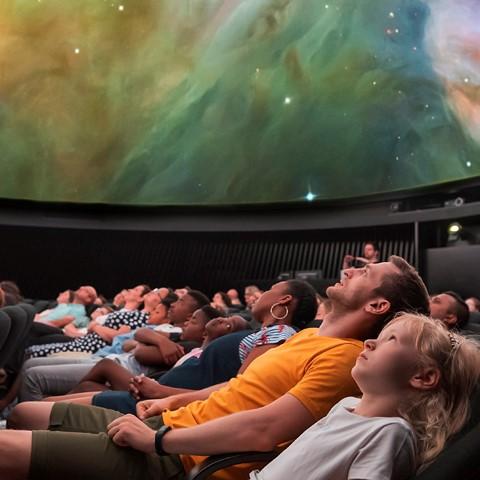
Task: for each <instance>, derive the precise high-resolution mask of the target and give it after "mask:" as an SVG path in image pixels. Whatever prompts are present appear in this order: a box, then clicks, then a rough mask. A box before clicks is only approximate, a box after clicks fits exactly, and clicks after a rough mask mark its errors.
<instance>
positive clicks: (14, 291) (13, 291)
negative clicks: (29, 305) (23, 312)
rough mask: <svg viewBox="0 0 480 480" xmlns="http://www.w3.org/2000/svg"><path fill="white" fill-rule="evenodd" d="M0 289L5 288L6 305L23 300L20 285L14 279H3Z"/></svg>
mask: <svg viewBox="0 0 480 480" xmlns="http://www.w3.org/2000/svg"><path fill="white" fill-rule="evenodd" d="M0 289H1V290H3V293H4V297H5V305H17V304H18V303H21V302H22V301H23V295H22V292H21V291H20V287H19V286H18V285H17V284H16V283H15V282H13V281H12V280H3V281H1V282H0Z"/></svg>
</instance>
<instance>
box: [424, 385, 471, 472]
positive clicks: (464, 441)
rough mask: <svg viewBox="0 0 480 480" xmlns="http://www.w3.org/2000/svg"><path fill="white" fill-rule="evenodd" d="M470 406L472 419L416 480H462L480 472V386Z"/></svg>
mask: <svg viewBox="0 0 480 480" xmlns="http://www.w3.org/2000/svg"><path fill="white" fill-rule="evenodd" d="M470 404H471V412H470V418H469V420H468V421H467V423H466V424H465V426H464V427H463V428H462V430H461V431H460V432H459V433H457V434H456V435H455V436H453V437H452V439H451V440H450V441H449V442H448V444H447V446H446V447H445V450H444V451H443V452H442V453H441V454H440V455H439V456H438V457H437V458H436V459H435V461H434V462H433V463H432V464H431V465H430V466H429V467H427V468H426V469H425V470H424V471H423V472H422V473H420V474H419V475H417V476H416V477H415V480H451V479H452V478H455V479H457V480H462V479H464V478H471V475H472V474H473V475H475V473H476V472H479V471H480V455H479V452H480V385H478V386H477V389H476V391H475V392H474V393H473V395H472V398H471V403H470ZM475 478H479V477H477V476H475Z"/></svg>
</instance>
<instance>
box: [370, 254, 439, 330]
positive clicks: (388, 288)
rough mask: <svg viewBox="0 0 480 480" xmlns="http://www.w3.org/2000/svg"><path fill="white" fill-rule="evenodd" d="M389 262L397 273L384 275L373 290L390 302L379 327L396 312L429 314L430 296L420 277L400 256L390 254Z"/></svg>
mask: <svg viewBox="0 0 480 480" xmlns="http://www.w3.org/2000/svg"><path fill="white" fill-rule="evenodd" d="M388 261H389V262H391V263H393V265H395V267H397V269H398V270H400V272H399V273H393V274H389V275H385V276H384V277H383V280H382V284H381V285H380V286H379V287H378V288H376V289H375V290H374V294H375V295H380V296H382V297H384V298H385V299H386V300H388V301H389V302H390V310H389V311H388V312H387V314H386V316H385V318H384V319H383V322H381V323H382V324H381V325H379V327H380V329H381V328H383V326H384V325H385V324H386V323H387V322H388V321H389V320H390V319H391V318H392V317H393V316H394V315H396V314H397V313H400V312H406V313H407V312H408V313H420V314H423V315H429V314H430V297H429V295H428V291H427V287H426V286H425V283H423V280H422V277H420V275H419V274H418V272H417V271H416V270H415V268H414V267H412V266H411V265H410V264H409V263H408V262H407V261H406V260H404V259H403V258H402V257H397V256H396V255H392V256H391V257H390V258H389V259H388Z"/></svg>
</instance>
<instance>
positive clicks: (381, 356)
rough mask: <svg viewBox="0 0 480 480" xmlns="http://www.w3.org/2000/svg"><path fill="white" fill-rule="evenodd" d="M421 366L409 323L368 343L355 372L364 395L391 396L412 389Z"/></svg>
mask: <svg viewBox="0 0 480 480" xmlns="http://www.w3.org/2000/svg"><path fill="white" fill-rule="evenodd" d="M418 365H419V356H418V353H417V350H416V348H415V345H414V339H413V335H412V333H411V332H410V331H409V330H408V328H407V326H406V324H405V322H402V321H398V322H395V323H394V324H392V325H390V326H388V327H386V328H384V329H383V330H382V332H381V333H380V335H379V337H378V340H367V341H366V342H365V348H364V350H363V352H362V353H361V354H360V356H359V357H358V359H357V362H356V364H355V366H354V367H353V369H352V376H353V378H354V379H355V381H356V382H357V384H358V386H359V387H360V390H362V392H363V393H370V394H377V395H389V394H396V393H400V392H401V391H404V390H407V389H409V387H410V380H411V378H412V377H413V375H414V374H415V372H416V370H417V368H418Z"/></svg>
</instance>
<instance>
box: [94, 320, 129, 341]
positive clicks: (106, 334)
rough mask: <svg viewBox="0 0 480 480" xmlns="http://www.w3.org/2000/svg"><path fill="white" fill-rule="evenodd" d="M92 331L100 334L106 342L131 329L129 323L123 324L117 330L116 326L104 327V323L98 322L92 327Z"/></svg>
mask: <svg viewBox="0 0 480 480" xmlns="http://www.w3.org/2000/svg"><path fill="white" fill-rule="evenodd" d="M90 331H91V332H95V333H96V334H98V335H99V336H100V337H102V338H103V340H105V341H106V342H108V343H112V340H113V339H114V338H115V337H116V336H117V335H121V334H122V333H128V332H129V331H130V327H129V326H128V325H122V326H121V327H120V328H119V329H118V330H115V329H114V328H109V327H104V326H103V325H99V324H98V323H96V324H93V325H92V326H91V327H90Z"/></svg>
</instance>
